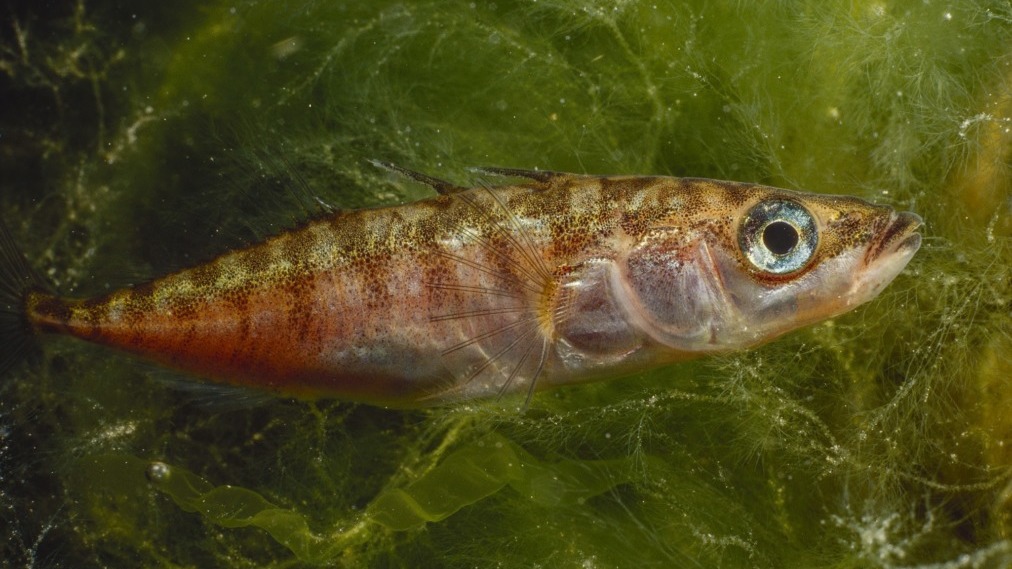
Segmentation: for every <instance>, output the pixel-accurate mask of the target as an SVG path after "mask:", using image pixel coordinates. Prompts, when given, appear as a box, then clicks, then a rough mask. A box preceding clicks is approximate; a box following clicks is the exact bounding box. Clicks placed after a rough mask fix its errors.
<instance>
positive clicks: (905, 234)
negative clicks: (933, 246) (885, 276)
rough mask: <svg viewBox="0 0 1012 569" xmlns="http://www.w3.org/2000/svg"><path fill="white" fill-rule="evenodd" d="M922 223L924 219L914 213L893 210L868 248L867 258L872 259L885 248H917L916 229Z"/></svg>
mask: <svg viewBox="0 0 1012 569" xmlns="http://www.w3.org/2000/svg"><path fill="white" fill-rule="evenodd" d="M922 225H924V220H923V219H921V216H919V215H917V214H916V213H912V212H909V211H900V212H893V213H892V214H891V215H890V216H889V224H888V225H887V226H886V227H885V229H884V230H883V231H882V233H881V236H880V237H879V238H878V240H877V241H876V243H875V244H874V245H873V246H872V247H871V248H870V249H869V251H868V255H867V258H869V259H874V258H876V257H878V256H879V255H880V254H882V253H883V252H884V251H886V250H887V249H888V250H898V249H900V248H904V247H910V248H913V249H917V248H918V247H920V245H921V235H920V234H919V233H917V230H918V229H920V227H921V226H922Z"/></svg>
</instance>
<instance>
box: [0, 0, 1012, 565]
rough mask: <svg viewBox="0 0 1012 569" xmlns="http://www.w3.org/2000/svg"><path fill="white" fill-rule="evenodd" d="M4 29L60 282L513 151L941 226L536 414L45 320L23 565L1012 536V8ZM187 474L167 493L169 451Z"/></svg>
mask: <svg viewBox="0 0 1012 569" xmlns="http://www.w3.org/2000/svg"><path fill="white" fill-rule="evenodd" d="M43 10H46V11H43ZM61 10H62V11H61ZM4 17H5V18H6V21H5V28H4V29H5V30H11V32H10V33H9V34H8V33H6V32H5V34H4V35H0V76H2V77H3V82H2V83H0V93H2V96H3V100H4V101H10V102H11V104H5V105H4V106H3V109H0V183H2V189H0V208H2V209H0V213H2V215H3V217H4V219H5V220H6V221H7V222H8V223H10V224H11V225H12V226H13V227H12V228H13V230H14V232H15V233H16V234H17V235H18V237H19V238H20V241H21V242H22V243H23V244H24V246H25V249H26V250H27V252H28V255H29V257H30V258H31V259H33V260H35V261H36V263H37V265H38V266H39V267H40V268H41V269H43V271H44V272H45V273H46V274H47V276H49V277H50V278H52V279H53V280H54V282H55V283H56V285H57V286H59V287H60V288H61V289H62V290H64V291H66V292H75V293H79V294H91V293H95V292H99V291H102V290H105V289H107V288H109V287H114V286H118V285H120V284H124V283H127V282H132V281H136V280H139V279H143V278H146V277H148V276H152V275H157V274H159V273H162V272H164V271H167V270H171V269H174V268H176V267H179V266H183V265H187V264H190V263H193V262H198V261H200V260H203V259H206V258H208V257H209V256H211V255H214V254H215V253H218V252H221V251H223V250H225V249H228V248H230V247H234V246H237V245H240V244H242V243H245V242H248V241H250V240H252V239H255V238H256V237H257V236H262V235H264V234H267V233H272V232H275V231H278V230H280V229H281V228H284V227H288V226H291V225H293V224H295V223H297V222H298V221H299V220H301V219H304V218H305V217H307V216H308V215H313V214H314V212H318V211H319V210H320V209H321V208H320V206H319V204H318V203H316V199H320V200H323V201H324V202H326V203H327V204H330V205H332V206H337V207H360V206H370V205H379V204H387V203H397V202H401V201H408V200H412V199H416V198H418V197H421V196H424V195H427V192H428V190H427V189H426V188H424V187H420V186H418V185H413V184H407V183H404V182H403V181H401V180H396V179H394V178H392V177H390V176H389V175H388V174H387V173H386V172H384V171H381V170H378V169H376V168H373V167H372V166H371V165H370V164H369V163H368V160H370V159H383V160H389V161H392V162H396V163H398V164H402V165H404V166H408V167H411V168H415V169H419V170H423V171H426V172H429V173H432V174H433V175H436V176H440V177H444V178H449V179H453V180H455V181H460V182H465V181H468V180H474V179H475V177H474V175H473V174H470V173H468V172H467V171H466V168H467V167H469V166H474V165H486V164H491V165H504V166H517V167H527V168H532V167H542V168H551V169H557V170H573V171H579V172H595V173H642V174H674V175H689V176H711V177H718V178H730V179H738V180H745V181H757V182H766V183H772V184H776V185H781V186H786V187H794V188H805V189H809V190H812V191H819V192H826V193H846V194H854V195H860V196H863V197H866V198H869V199H872V200H874V201H878V202H881V203H887V204H891V205H895V206H897V207H900V208H903V209H911V210H913V211H916V212H918V213H919V214H921V215H922V216H923V217H924V218H925V219H926V221H927V228H926V237H925V243H924V246H923V247H922V250H921V252H919V253H918V255H917V257H915V259H914V261H913V262H912V263H911V265H910V267H909V268H908V269H907V271H906V272H905V273H904V274H903V275H901V276H900V277H899V278H898V279H897V281H896V282H894V283H893V285H891V286H890V288H889V289H887V290H886V291H885V292H884V293H883V295H882V296H881V297H880V298H879V299H878V300H876V301H875V302H873V303H872V304H870V305H868V306H866V307H863V308H861V309H860V310H858V311H857V312H855V313H853V314H850V315H847V316H844V317H842V318H839V319H836V320H834V321H832V322H829V323H824V324H821V325H818V326H816V327H813V328H812V329H809V330H806V331H802V332H799V333H796V334H793V335H791V336H789V337H787V338H784V339H782V340H780V341H778V342H776V343H774V344H772V345H769V346H766V347H764V348H761V349H759V350H755V351H752V352H749V353H745V354H740V355H736V356H733V357H728V358H723V359H720V360H714V361H707V362H696V363H692V364H689V365H683V366H675V367H672V368H668V369H663V370H656V371H653V372H650V373H647V374H645V375H643V376H641V377H637V378H631V379H623V380H616V381H613V382H606V383H600V384H592V385H587V386H580V387H574V388H568V389H563V390H558V391H554V392H550V393H545V394H541V395H538V396H537V397H535V399H534V400H533V402H532V404H531V408H530V409H529V410H527V411H526V412H524V413H521V412H518V411H516V410H514V409H512V408H511V406H512V404H513V402H502V403H497V402H491V403H487V404H486V403H482V404H474V405H468V406H462V407H458V408H451V409H436V410H430V411H413V412H393V411H386V410H382V409H373V408H368V407H363V406H356V405H347V404H342V403H340V402H331V401H327V402H320V403H317V404H312V405H310V404H305V403H300V402H294V401H288V400H273V401H272V400H268V401H264V400H263V399H262V398H253V397H249V396H248V395H246V394H243V393H236V392H234V391H232V392H222V391H220V390H213V389H197V390H196V391H195V390H194V389H187V388H182V389H181V388H180V386H181V385H183V384H186V383H188V380H186V379H185V378H184V379H178V378H177V379H174V380H172V381H168V382H167V381H165V379H164V378H163V377H161V375H160V373H159V372H154V371H152V370H150V369H148V368H146V367H143V366H142V365H139V364H137V363H136V362H131V361H129V360H127V359H126V358H122V357H121V356H118V355H112V354H109V353H108V352H106V351H103V350H99V349H94V348H89V347H86V346H82V345H80V344H78V343H75V342H70V341H56V342H47V343H46V346H45V351H44V353H43V356H42V357H41V358H40V359H39V361H37V362H35V363H34V364H33V365H31V366H26V367H24V368H23V369H19V370H17V372H16V373H15V374H14V375H13V376H12V377H8V378H4V382H3V383H2V385H0V424H2V426H3V429H2V430H0V528H2V529H3V530H4V531H3V534H4V535H7V536H9V537H8V539H7V542H6V543H5V544H4V545H3V550H2V552H0V553H2V558H3V559H6V560H11V561H10V562H11V563H12V564H15V565H22V566H34V565H67V564H68V563H70V562H71V560H73V562H74V564H75V566H81V567H90V566H137V565H143V566H171V567H175V566H236V567H243V566H249V567H261V566H283V567H288V566H302V565H332V564H336V563H341V564H343V565H346V566H377V565H378V566H406V567H418V566H451V567H452V566H482V567H484V566H496V565H498V566H503V567H513V566H518V567H521V566H522V567H529V566H533V565H541V566H561V567H569V566H581V567H588V566H600V567H650V566H655V567H671V566H693V565H695V566H705V567H711V566H713V567H716V566H724V567H783V566H795V567H811V566H820V567H867V566H872V567H899V566H903V567H908V566H933V567H1001V566H1005V565H1008V564H1009V563H1010V562H1012V542H1010V541H1009V540H1010V532H1012V526H1010V524H1012V521H1010V513H1009V512H1010V509H1009V508H1010V504H1012V500H1010V495H1012V492H1010V491H1009V484H1010V482H1009V480H1010V478H1009V472H1010V468H1012V462H1010V458H1012V457H1010V455H1009V450H1008V449H1009V448H1010V444H1012V443H1010V441H1009V434H1010V433H1012V425H1010V422H1009V418H1008V414H1007V412H1006V410H1007V408H1008V402H1009V393H1010V389H1009V378H1010V377H1012V346H1010V345H1009V338H1010V337H1012V317H1010V312H1012V308H1010V301H1012V273H1010V271H1012V269H1010V267H1012V250H1010V238H1012V221H1010V220H1012V210H1010V208H1012V201H1010V200H1012V198H1010V194H1009V192H1010V188H1012V173H1010V162H1012V135H1010V126H1012V118H1010V116H1012V108H1010V107H1012V103H1010V101H1012V97H1010V93H1012V87H1010V77H1012V72H1010V61H1012V50H1010V48H1009V46H1010V45H1012V10H1010V9H1009V5H1008V3H1007V2H1004V3H1003V2H970V1H958V2H950V3H937V2H933V1H928V2H924V1H921V0H917V1H906V2H904V1H892V2H886V1H866V2H842V1H841V2H779V3H761V4H759V3H757V4H755V5H748V4H744V3H740V2H690V3H673V2H649V3H647V2H633V1H616V2H607V3H605V2H592V3H587V2H575V1H567V0H540V1H537V2H535V1H533V0H531V1H499V2H457V1H449V2H435V1H432V2H425V1H418V2H392V1H390V2H387V1H379V2H283V3H282V2H270V3H268V2H253V1H246V2H231V3H214V2H212V3H200V4H197V3H173V5H172V7H171V8H163V7H157V6H145V7H141V6H136V7H135V9H134V10H133V11H126V12H124V11H123V10H122V9H117V8H116V7H113V6H104V5H102V4H101V3H95V4H89V3H87V2H84V1H82V2H78V3H77V4H76V5H75V6H70V7H67V8H65V9H64V8H59V7H48V8H35V9H28V8H22V9H18V10H12V11H11V12H10V15H9V16H4ZM504 407H505V408H504ZM155 463H157V464H162V465H165V468H167V469H168V472H170V473H171V474H170V476H169V478H168V481H166V480H161V481H159V479H158V478H157V476H153V477H151V478H153V479H154V482H152V480H150V479H149V477H148V476H145V474H146V473H148V474H150V469H151V465H152V464H155ZM156 470H157V469H156ZM155 474H157V472H156V473H155Z"/></svg>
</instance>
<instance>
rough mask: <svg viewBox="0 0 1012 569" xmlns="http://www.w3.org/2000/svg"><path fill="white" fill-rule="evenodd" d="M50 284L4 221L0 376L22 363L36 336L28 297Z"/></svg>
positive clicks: (0, 231)
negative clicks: (31, 292)
mask: <svg viewBox="0 0 1012 569" xmlns="http://www.w3.org/2000/svg"><path fill="white" fill-rule="evenodd" d="M46 288H47V287H46V283H45V281H44V280H43V279H42V277H41V276H40V275H39V273H38V272H36V271H35V269H34V268H32V266H31V265H30V264H29V263H28V260H27V259H25V256H24V254H22V253H21V250H20V249H19V248H18V246H17V244H16V243H15V242H14V236H13V235H11V232H10V229H8V228H7V224H5V223H4V222H3V221H2V220H0V375H3V374H4V373H5V372H6V371H7V370H9V369H10V368H11V367H13V366H14V365H15V364H16V363H18V362H19V361H21V359H23V358H24V357H25V356H26V355H27V354H28V353H29V352H30V349H31V348H32V346H33V345H34V340H35V334H34V332H33V331H32V327H31V325H30V324H29V322H28V319H27V317H26V315H25V296H26V295H27V294H28V292H29V291H31V290H40V289H41V290H45V289H46Z"/></svg>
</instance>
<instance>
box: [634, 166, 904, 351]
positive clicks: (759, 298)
mask: <svg viewBox="0 0 1012 569" xmlns="http://www.w3.org/2000/svg"><path fill="white" fill-rule="evenodd" d="M703 190H704V191H707V192H709V194H710V197H709V199H708V200H704V201H703V202H701V203H703V205H700V206H697V207H695V208H682V210H680V211H678V213H677V214H676V215H677V219H669V220H666V221H665V223H664V226H665V227H669V228H670V227H675V226H676V225H677V226H678V227H681V228H690V229H688V230H685V229H682V230H680V231H679V232H678V233H680V235H678V236H675V235H673V234H671V232H670V231H668V232H665V231H664V230H663V229H664V228H661V231H660V235H658V233H657V232H655V233H654V235H653V236H652V237H651V238H650V239H648V240H645V241H643V242H641V243H640V244H639V245H638V246H637V247H636V248H635V249H634V250H633V252H632V253H631V254H630V256H629V257H628V259H627V260H626V273H625V274H626V276H627V278H628V279H629V285H630V286H629V289H630V292H631V294H632V296H635V302H633V303H631V304H632V306H633V313H634V320H636V321H638V323H639V324H640V328H641V329H642V330H644V331H645V332H646V333H647V334H649V335H650V336H652V337H653V338H654V339H655V340H656V341H658V342H659V343H660V344H662V345H664V346H665V347H667V348H669V349H672V350H674V351H676V352H679V353H686V352H689V353H696V354H699V353H716V352H727V351H731V350H736V349H741V348H746V347H750V346H754V345H758V344H762V343H765V342H767V341H769V340H772V339H773V338H776V337H778V336H780V335H782V334H784V333H787V332H790V331H791V330H795V329H797V328H800V327H803V326H806V325H810V324H813V323H816V322H820V321H823V320H826V319H829V318H832V317H834V316H837V315H840V314H843V313H845V312H847V311H849V310H852V309H853V308H855V307H857V306H859V305H861V304H863V303H865V302H867V301H869V300H871V299H873V298H875V297H876V296H877V295H878V294H879V293H880V292H881V291H882V290H883V289H884V288H885V287H886V285H888V284H889V283H890V282H891V281H892V280H893V279H894V278H895V277H896V276H897V275H898V274H899V273H900V272H901V271H902V270H903V268H904V267H905V266H906V265H907V263H908V262H909V261H910V259H911V258H912V257H913V255H914V253H916V252H917V250H918V248H919V247H920V243H921V236H920V234H919V233H918V232H917V230H918V228H919V227H920V226H921V225H922V223H923V222H922V220H921V218H920V217H919V216H917V215H916V214H914V213H910V212H897V211H895V210H893V209H891V208H889V207H885V206H880V205H875V204H872V203H869V202H867V201H864V200H862V199H859V198H855V197H849V196H829V195H819V194H809V193H802V192H793V191H789V190H782V189H779V188H773V187H768V186H758V185H742V184H734V185H731V184H728V185H726V186H725V185H721V184H720V183H710V187H704V188H703ZM645 258H649V259H651V261H652V262H651V263H643V259H645ZM665 260H666V262H665ZM643 269H646V270H643ZM662 273H664V278H666V279H667V283H666V286H665V283H663V282H662V279H661V278H660V277H661V274H662Z"/></svg>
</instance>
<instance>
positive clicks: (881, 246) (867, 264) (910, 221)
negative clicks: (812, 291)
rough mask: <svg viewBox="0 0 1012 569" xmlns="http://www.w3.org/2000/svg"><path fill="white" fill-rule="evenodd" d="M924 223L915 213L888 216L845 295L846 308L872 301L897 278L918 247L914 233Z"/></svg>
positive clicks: (915, 233) (917, 236)
mask: <svg viewBox="0 0 1012 569" xmlns="http://www.w3.org/2000/svg"><path fill="white" fill-rule="evenodd" d="M922 225H924V220H923V219H921V216H919V215H917V214H916V213H910V212H907V211H904V212H891V213H890V214H889V218H888V220H887V221H886V226H885V228H884V229H882V230H881V233H880V234H879V236H878V238H877V239H875V240H874V241H872V242H871V244H870V245H869V246H868V249H867V251H866V252H865V255H864V263H863V264H864V267H863V268H862V269H860V270H859V271H858V273H857V276H856V278H855V279H854V282H853V284H852V285H851V287H850V291H849V292H848V294H847V295H846V304H847V306H857V305H858V304H862V303H864V302H867V301H869V300H871V299H872V298H875V296H876V295H878V293H879V292H881V291H882V289H883V288H885V287H886V285H888V284H889V283H890V282H892V280H893V279H894V278H896V275H898V274H900V272H901V271H902V270H903V268H904V267H906V266H907V263H909V262H910V259H911V258H913V256H914V253H916V252H917V249H919V248H920V246H921V234H920V233H917V230H918V229H920V228H921V226H922Z"/></svg>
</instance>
